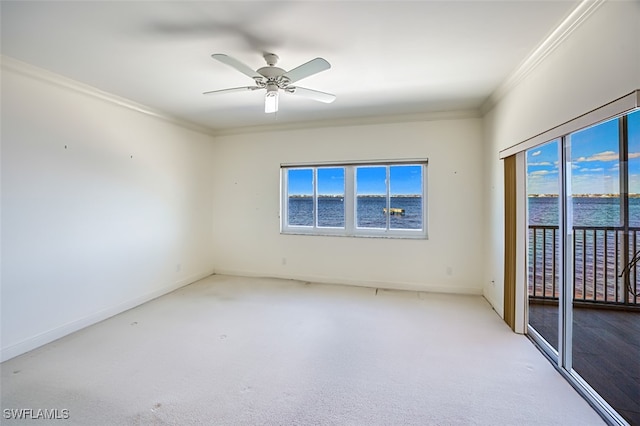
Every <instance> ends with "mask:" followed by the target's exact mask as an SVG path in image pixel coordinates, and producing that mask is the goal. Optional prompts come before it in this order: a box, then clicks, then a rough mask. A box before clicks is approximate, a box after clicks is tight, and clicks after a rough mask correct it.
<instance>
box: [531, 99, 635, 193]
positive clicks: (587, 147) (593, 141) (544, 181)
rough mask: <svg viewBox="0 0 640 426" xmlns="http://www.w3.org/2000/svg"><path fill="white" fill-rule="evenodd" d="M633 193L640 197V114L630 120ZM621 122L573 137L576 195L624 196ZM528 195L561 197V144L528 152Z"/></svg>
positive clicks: (573, 178)
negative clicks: (619, 141) (619, 129)
mask: <svg viewBox="0 0 640 426" xmlns="http://www.w3.org/2000/svg"><path fill="white" fill-rule="evenodd" d="M628 129H629V192H631V193H640V111H636V112H634V113H632V114H629V116H628ZM619 151H620V150H619V147H618V120H617V119H614V120H610V121H607V122H604V123H601V124H599V125H597V126H594V127H590V128H588V129H584V130H581V131H579V132H576V133H574V134H572V135H571V175H572V178H571V185H572V188H571V190H572V193H574V194H615V193H619V192H620V177H619V176H620V174H619V164H618V158H619ZM527 173H528V186H527V191H528V193H530V194H557V193H558V142H557V141H553V142H550V143H548V144H545V145H543V146H540V147H536V148H534V149H531V150H529V151H528V152H527Z"/></svg>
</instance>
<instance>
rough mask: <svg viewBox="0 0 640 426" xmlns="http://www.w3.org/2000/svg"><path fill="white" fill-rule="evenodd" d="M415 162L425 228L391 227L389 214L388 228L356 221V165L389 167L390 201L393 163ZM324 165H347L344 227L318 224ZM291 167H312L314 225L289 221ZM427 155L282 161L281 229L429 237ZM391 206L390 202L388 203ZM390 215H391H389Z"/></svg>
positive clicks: (295, 232) (296, 232) (305, 232)
mask: <svg viewBox="0 0 640 426" xmlns="http://www.w3.org/2000/svg"><path fill="white" fill-rule="evenodd" d="M409 165H416V166H420V167H421V172H422V182H421V184H422V185H421V186H422V193H421V194H420V196H421V200H422V205H421V208H422V228H421V229H403V228H391V224H390V219H389V218H388V220H387V224H386V228H364V227H358V226H356V221H357V211H356V209H357V202H356V201H357V188H356V168H358V167H376V166H377V167H380V166H385V167H386V168H387V171H386V173H387V179H386V181H385V185H386V195H385V197H386V199H387V203H390V199H391V194H390V188H391V183H390V179H389V173H390V167H392V166H409ZM322 168H344V227H325V226H318V212H317V205H318V182H317V170H318V169H322ZM291 169H312V170H313V178H312V180H313V195H312V201H313V206H314V210H313V225H312V226H303V225H289V223H288V219H289V203H288V201H289V197H288V195H289V194H288V171H289V170H291ZM427 174H428V159H426V158H420V159H403V160H384V161H375V160H374V161H352V162H323V163H290V164H289V163H287V164H281V165H280V233H281V234H289V235H319V236H342V237H368V238H399V239H403V238H406V239H428V221H427V218H428V205H429V203H428V190H427V180H428V179H427ZM387 207H388V206H387ZM387 217H388V216H387Z"/></svg>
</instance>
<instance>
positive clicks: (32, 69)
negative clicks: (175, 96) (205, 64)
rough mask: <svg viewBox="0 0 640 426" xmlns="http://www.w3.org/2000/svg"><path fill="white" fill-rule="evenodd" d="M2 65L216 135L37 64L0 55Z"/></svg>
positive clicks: (31, 76) (176, 123)
mask: <svg viewBox="0 0 640 426" xmlns="http://www.w3.org/2000/svg"><path fill="white" fill-rule="evenodd" d="M0 67H1V68H2V69H5V70H9V71H13V72H15V73H18V74H21V75H24V76H27V77H30V78H33V79H37V80H41V81H44V82H46V83H50V84H53V85H56V86H59V87H63V88H65V89H69V90H73V91H75V92H78V93H82V94H84V95H87V96H91V97H93V98H95V99H100V100H102V101H105V102H108V103H111V104H113V105H118V106H120V107H123V108H127V109H129V110H132V111H136V112H139V113H141V114H145V115H148V116H151V117H155V118H158V119H160V120H163V121H167V122H169V123H171V124H175V125H178V126H180V127H184V128H186V129H189V130H193V131H196V132H199V133H203V134H206V135H209V136H216V134H217V132H215V131H214V130H213V129H210V128H207V127H204V126H200V125H197V124H195V123H191V122H189V121H187V120H183V119H180V118H177V117H174V116H172V115H170V114H167V113H165V112H163V111H160V110H157V109H154V108H151V107H148V106H146V105H143V104H139V103H137V102H134V101H132V100H130V99H127V98H123V97H120V96H117V95H114V94H111V93H108V92H104V91H102V90H100V89H97V88H95V87H93V86H90V85H88V84H84V83H81V82H79V81H76V80H72V79H70V78H67V77H64V76H61V75H59V74H56V73H53V72H51V71H47V70H45V69H42V68H39V67H36V66H35V65H31V64H28V63H26V62H22V61H19V60H17V59H14V58H11V57H9V56H5V55H0Z"/></svg>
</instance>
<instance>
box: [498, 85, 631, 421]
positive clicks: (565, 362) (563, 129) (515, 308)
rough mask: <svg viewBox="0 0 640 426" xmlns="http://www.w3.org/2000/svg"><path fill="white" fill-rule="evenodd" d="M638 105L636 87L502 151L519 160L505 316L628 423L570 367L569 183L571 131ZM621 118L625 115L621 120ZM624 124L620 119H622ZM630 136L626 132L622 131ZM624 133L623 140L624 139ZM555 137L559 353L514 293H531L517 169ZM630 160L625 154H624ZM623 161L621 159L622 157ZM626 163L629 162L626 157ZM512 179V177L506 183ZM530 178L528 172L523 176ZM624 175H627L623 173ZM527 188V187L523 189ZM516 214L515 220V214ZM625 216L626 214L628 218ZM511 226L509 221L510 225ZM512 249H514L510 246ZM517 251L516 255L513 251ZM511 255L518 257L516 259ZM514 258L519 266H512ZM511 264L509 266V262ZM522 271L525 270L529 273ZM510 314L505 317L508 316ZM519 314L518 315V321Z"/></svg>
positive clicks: (609, 416)
mask: <svg viewBox="0 0 640 426" xmlns="http://www.w3.org/2000/svg"><path fill="white" fill-rule="evenodd" d="M638 108H640V90H635V91H634V92H631V93H629V94H628V95H626V96H623V97H621V98H619V99H616V100H614V101H612V102H610V103H608V104H606V105H603V106H602V107H600V108H597V109H595V110H593V111H590V112H588V113H586V114H583V115H581V116H579V117H576V118H575V119H573V120H570V121H568V122H566V123H563V124H561V125H559V126H557V127H554V128H552V129H550V130H548V131H546V132H543V133H541V134H539V135H536V136H534V137H532V138H530V139H527V140H525V141H523V142H520V143H518V144H516V145H514V146H512V147H509V148H507V149H504V150H502V151H500V159H502V160H505V159H507V158H509V157H511V158H509V160H508V161H513V162H514V163H515V166H516V167H515V168H516V170H515V171H514V172H513V173H506V170H507V166H506V164H505V207H506V203H511V202H513V200H512V199H509V197H513V198H514V199H515V201H516V206H515V208H513V207H511V210H509V211H510V212H512V213H509V217H505V242H506V241H507V238H509V239H510V241H511V242H513V241H514V240H515V241H516V243H515V247H512V246H509V247H507V246H505V273H506V271H507V268H508V267H512V268H513V272H512V273H511V274H512V275H510V276H509V277H507V276H506V274H505V294H504V296H505V299H504V309H505V310H504V312H505V321H507V322H508V323H509V324H510V326H511V327H512V329H513V330H514V331H516V324H518V323H521V324H522V326H523V328H524V330H527V332H528V333H529V334H530V335H531V336H532V338H533V340H534V342H536V343H537V344H538V345H539V346H540V348H541V349H542V351H543V353H545V355H547V356H548V357H549V359H550V360H551V361H552V364H553V365H554V366H555V367H556V369H557V370H558V371H559V372H560V374H561V375H562V376H563V377H565V379H566V380H567V381H568V382H569V383H570V384H571V385H572V386H573V387H574V388H575V389H576V390H577V391H578V393H580V394H581V395H582V396H583V397H584V398H585V399H586V401H587V402H588V403H589V404H590V405H591V406H592V407H593V408H594V409H595V410H596V411H597V412H598V413H599V414H600V415H601V416H602V418H603V419H604V420H605V421H606V422H607V423H608V424H612V425H626V424H627V422H626V421H625V420H624V419H623V418H622V417H621V416H620V415H619V414H618V413H617V412H616V411H615V410H614V409H613V408H612V407H611V406H610V405H609V404H608V403H607V402H606V401H604V400H603V399H602V397H600V395H599V394H598V393H597V392H595V390H594V389H593V388H591V386H589V384H588V383H586V382H585V381H584V380H583V379H582V378H581V377H580V375H579V374H578V373H577V372H576V371H575V370H573V368H572V349H573V348H572V346H573V345H572V331H573V330H572V325H573V306H572V305H573V285H572V284H573V273H574V271H573V268H572V267H573V252H572V250H573V226H572V223H573V220H572V218H571V215H572V211H573V206H572V192H571V188H570V184H571V166H572V164H571V140H570V137H569V135H570V134H572V133H574V132H576V131H578V130H581V129H584V128H587V127H590V126H593V125H596V124H598V123H600V122H604V121H606V120H610V119H613V118H615V117H622V116H624V115H626V114H628V113H630V112H632V111H634V110H636V109H638ZM621 121H622V120H621ZM621 126H622V124H621ZM624 136H625V137H626V135H624ZM622 138H623V136H622V135H621V142H620V143H621V144H622ZM554 139H559V143H558V145H559V148H558V150H559V159H560V161H559V165H558V167H559V170H558V172H559V179H560V192H559V194H558V196H559V200H560V202H559V218H560V220H559V223H558V226H559V235H561V236H562V237H561V238H560V239H559V246H560V247H559V249H560V254H561V255H560V256H561V259H562V262H560V265H558V267H559V268H560V270H559V277H560V283H559V284H560V285H561V286H562V291H561V292H560V294H559V301H558V308H559V312H558V331H559V336H558V352H557V354H555V350H554V349H553V348H552V347H551V346H550V345H549V344H547V343H546V342H545V341H544V339H542V337H541V336H540V335H539V334H538V333H535V330H530V329H529V327H528V318H527V312H526V311H528V309H527V306H528V304H527V301H526V300H525V301H524V303H518V298H517V297H516V294H517V293H516V288H517V287H521V288H520V290H522V291H524V292H525V297H526V294H527V285H528V283H527V279H525V280H524V283H522V282H519V281H520V280H518V279H515V277H514V276H517V275H518V274H517V273H516V271H525V274H526V271H527V270H528V269H527V262H528V255H527V254H526V253H527V251H518V250H517V247H518V245H519V244H518V243H517V238H515V237H516V235H518V234H520V235H522V230H523V229H524V230H525V234H524V238H523V240H524V241H525V244H526V247H528V232H527V223H528V221H527V215H526V213H525V214H517V213H516V212H517V211H518V204H520V207H521V209H522V208H526V203H527V200H526V195H525V196H524V197H518V196H517V193H518V191H517V188H518V180H519V179H518V177H519V174H518V172H517V170H524V171H525V174H526V161H524V156H525V155H526V151H527V150H529V149H531V148H534V147H536V146H538V145H541V144H544V143H547V142H549V141H552V140H554ZM518 154H520V156H521V157H520V158H521V161H516V158H518ZM621 155H624V156H625V157H626V152H624V151H622V150H621ZM625 159H626V158H625ZM621 162H624V161H622V159H621ZM624 163H625V167H626V162H624ZM624 170H625V169H624V168H621V173H622V172H623V171H624ZM507 179H509V180H511V182H506V180H507ZM525 179H526V176H525ZM625 179H626V177H625ZM508 187H509V188H514V189H511V190H510V192H509V193H507V190H506V189H507V188H508ZM623 190H625V191H627V192H628V188H626V189H625V188H622V187H621V195H622V191H623ZM524 192H525V193H526V191H524ZM624 207H625V206H621V210H624ZM506 214H507V210H506V208H505V215H506ZM622 214H628V212H627V211H623V212H622ZM516 217H517V219H516ZM514 219H516V220H517V222H516V224H515V226H513V224H511V223H510V221H511V220H514ZM626 219H627V217H625V221H626ZM507 225H508V226H507ZM518 230H519V231H520V232H518ZM508 232H514V233H515V234H516V235H507V233H508ZM512 250H513V251H512ZM514 253H515V256H514ZM513 257H515V262H514V259H513ZM514 263H515V265H514ZM508 265H509V266H508ZM525 274H522V275H525ZM507 285H513V286H515V287H516V288H513V287H511V288H509V289H508V288H507ZM507 290H509V291H512V292H513V293H507ZM507 313H508V315H509V318H508V319H507V317H506V315H507ZM516 318H518V320H516Z"/></svg>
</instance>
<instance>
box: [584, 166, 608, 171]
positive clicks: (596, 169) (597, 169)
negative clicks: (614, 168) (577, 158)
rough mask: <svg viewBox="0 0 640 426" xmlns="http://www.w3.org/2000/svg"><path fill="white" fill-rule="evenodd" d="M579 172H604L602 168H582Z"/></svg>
mask: <svg viewBox="0 0 640 426" xmlns="http://www.w3.org/2000/svg"><path fill="white" fill-rule="evenodd" d="M580 171H581V172H602V171H604V168H602V167H596V168H593V169H588V168H586V167H584V168H582V169H580Z"/></svg>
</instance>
